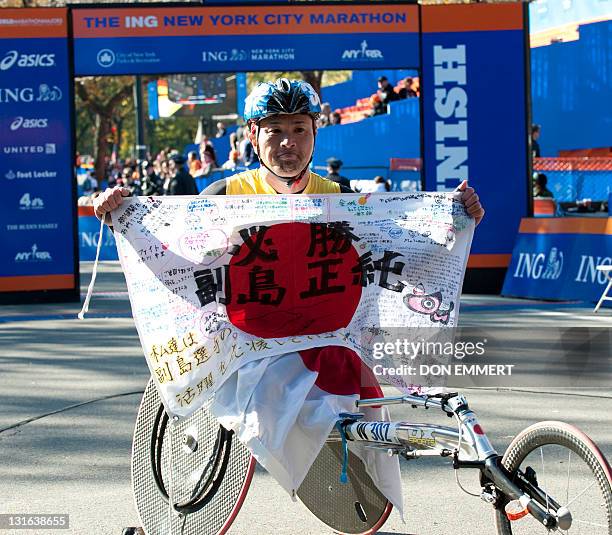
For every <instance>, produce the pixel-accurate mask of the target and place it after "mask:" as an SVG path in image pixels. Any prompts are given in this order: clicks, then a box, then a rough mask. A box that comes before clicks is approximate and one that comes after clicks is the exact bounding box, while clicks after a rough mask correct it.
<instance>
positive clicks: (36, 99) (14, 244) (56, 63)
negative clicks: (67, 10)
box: [0, 10, 75, 291]
mask: <svg viewBox="0 0 612 535" xmlns="http://www.w3.org/2000/svg"><path fill="white" fill-rule="evenodd" d="M19 11H20V12H25V11H29V10H19ZM0 70H1V78H0V151H1V157H0V181H1V182H2V210H1V211H0V240H1V242H2V256H1V257H0V281H3V284H2V288H3V289H9V290H11V291H19V290H24V291H27V290H35V289H71V288H74V287H75V282H74V269H75V259H74V246H75V244H74V240H73V236H74V235H75V232H74V223H73V221H74V219H73V217H74V213H75V207H74V206H73V195H72V191H73V182H74V181H73V166H72V157H73V156H72V155H73V150H72V138H71V117H70V109H71V103H70V98H71V97H70V95H71V92H70V85H69V84H70V82H71V79H70V76H69V62H68V43H67V39H66V38H61V37H47V38H28V39H17V38H16V39H0ZM53 276H56V277H55V278H54V277H53ZM44 277H49V278H48V281H49V285H48V286H45V285H44V284H42V286H41V282H40V281H41V280H43V278H44Z"/></svg>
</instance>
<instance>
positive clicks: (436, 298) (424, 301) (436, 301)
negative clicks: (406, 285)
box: [404, 284, 455, 325]
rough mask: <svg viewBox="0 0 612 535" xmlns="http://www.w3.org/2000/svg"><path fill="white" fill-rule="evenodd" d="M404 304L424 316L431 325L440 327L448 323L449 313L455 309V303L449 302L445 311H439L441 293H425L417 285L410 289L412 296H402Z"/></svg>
mask: <svg viewBox="0 0 612 535" xmlns="http://www.w3.org/2000/svg"><path fill="white" fill-rule="evenodd" d="M404 304H405V305H406V306H407V307H408V308H409V309H410V310H412V311H413V312H418V313H419V314H426V315H428V316H429V319H430V320H431V321H432V322H433V323H441V324H442V325H446V324H447V323H448V320H449V318H450V313H451V312H452V311H453V309H454V308H455V303H453V302H452V301H451V302H450V304H449V307H448V309H447V310H441V309H440V307H441V306H442V292H435V293H431V294H428V293H425V288H424V287H423V285H422V284H417V286H415V287H414V288H413V289H412V295H405V296H404Z"/></svg>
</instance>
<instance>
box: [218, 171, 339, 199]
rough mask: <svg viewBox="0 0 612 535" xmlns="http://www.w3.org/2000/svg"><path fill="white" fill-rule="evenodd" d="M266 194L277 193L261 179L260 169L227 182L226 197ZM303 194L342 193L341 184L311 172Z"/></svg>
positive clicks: (230, 178) (231, 177)
mask: <svg viewBox="0 0 612 535" xmlns="http://www.w3.org/2000/svg"><path fill="white" fill-rule="evenodd" d="M309 172H310V171H309ZM266 193H268V194H272V195H274V194H276V191H275V190H274V188H273V187H272V186H270V184H268V183H267V182H266V181H265V180H264V179H263V178H262V177H261V174H260V173H259V169H253V170H250V171H244V172H243V173H238V174H237V175H233V176H230V177H228V178H227V179H226V182H225V194H226V195H262V194H266ZM301 193H305V194H308V193H314V194H316V193H340V184H338V183H336V182H332V181H331V180H327V179H326V178H323V177H322V176H319V175H317V174H316V173H312V172H311V173H310V178H309V179H308V185H307V186H306V189H305V190H304V191H302V192H301Z"/></svg>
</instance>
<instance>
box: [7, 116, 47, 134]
mask: <svg viewBox="0 0 612 535" xmlns="http://www.w3.org/2000/svg"><path fill="white" fill-rule="evenodd" d="M47 122H48V119H24V118H23V117H15V119H14V120H13V122H12V123H11V126H10V128H11V131H13V132H14V131H15V130H19V129H20V128H47V126H48V124H47Z"/></svg>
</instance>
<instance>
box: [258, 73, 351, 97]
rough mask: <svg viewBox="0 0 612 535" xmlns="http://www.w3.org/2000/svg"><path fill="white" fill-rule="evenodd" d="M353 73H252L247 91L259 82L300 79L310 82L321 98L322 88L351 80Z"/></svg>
mask: <svg viewBox="0 0 612 535" xmlns="http://www.w3.org/2000/svg"><path fill="white" fill-rule="evenodd" d="M352 74H353V73H352V71H286V72H250V73H248V74H247V89H248V90H249V91H250V90H251V89H253V87H254V86H255V84H257V83H258V82H264V81H269V80H276V79H277V78H289V79H299V78H301V79H302V80H304V81H306V82H308V83H309V84H310V85H311V86H312V87H313V89H314V90H315V91H316V92H317V93H318V94H319V96H321V88H323V87H325V86H326V85H332V84H337V83H340V82H346V80H350V79H351V76H352Z"/></svg>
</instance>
